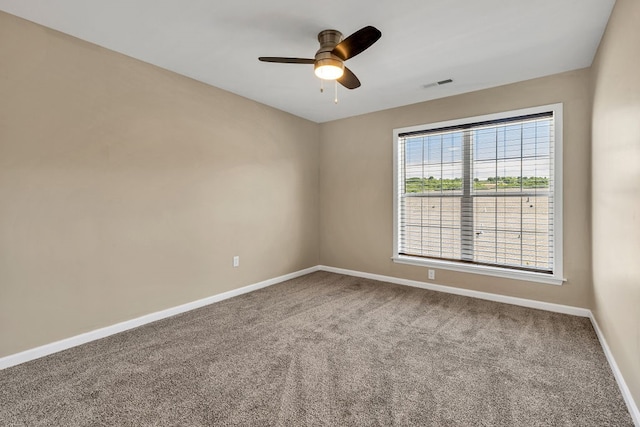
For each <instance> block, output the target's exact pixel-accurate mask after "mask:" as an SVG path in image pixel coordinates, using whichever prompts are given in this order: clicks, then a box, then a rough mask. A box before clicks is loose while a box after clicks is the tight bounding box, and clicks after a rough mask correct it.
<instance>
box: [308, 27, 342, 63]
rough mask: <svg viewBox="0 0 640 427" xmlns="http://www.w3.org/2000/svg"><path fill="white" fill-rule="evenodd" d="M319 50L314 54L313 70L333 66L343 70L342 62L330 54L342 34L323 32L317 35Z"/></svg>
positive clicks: (335, 31) (331, 31)
mask: <svg viewBox="0 0 640 427" xmlns="http://www.w3.org/2000/svg"><path fill="white" fill-rule="evenodd" d="M318 41H319V42H320V49H318V51H317V52H316V56H315V64H314V68H318V67H323V66H327V65H330V66H334V67H338V68H340V69H343V70H344V62H343V61H342V59H340V58H338V57H337V56H336V55H334V54H333V53H331V52H332V51H333V48H334V47H336V45H337V44H338V43H340V42H341V41H342V33H341V32H340V31H338V30H324V31H321V32H320V33H319V34H318Z"/></svg>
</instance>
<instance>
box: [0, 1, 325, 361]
mask: <svg viewBox="0 0 640 427" xmlns="http://www.w3.org/2000/svg"><path fill="white" fill-rule="evenodd" d="M318 142H319V125H318V124H315V123H312V122H309V121H306V120H303V119H300V118H297V117H294V116H292V115H289V114H286V113H283V112H280V111H277V110H275V109H272V108H269V107H266V106H264V105H261V104H258V103H255V102H253V101H250V100H247V99H244V98H241V97H239V96H236V95H233V94H230V93H228V92H224V91H222V90H219V89H216V88H213V87H210V86H207V85H204V84H201V83H198V82H196V81H193V80H190V79H187V78H184V77H181V76H178V75H176V74H172V73H170V72H167V71H164V70H161V69H159V68H156V67H153V66H150V65H148V64H145V63H142V62H140V61H137V60H133V59H131V58H128V57H125V56H123V55H119V54H116V53H114V52H111V51H108V50H106V49H102V48H99V47H96V46H94V45H91V44H89V43H85V42H82V41H79V40H77V39H74V38H72V37H68V36H65V35H62V34H60V33H57V32H55V31H51V30H47V29H44V28H42V27H39V26H37V25H34V24H32V23H29V22H26V21H23V20H20V19H18V18H15V17H12V16H10V15H7V14H4V13H0V357H1V356H5V355H8V354H12V353H16V352H19V351H21V350H25V349H29V348H32V347H35V346H38V345H42V344H47V343H50V342H53V341H56V340H59V339H62V338H66V337H70V336H73V335H76V334H79V333H82V332H85V331H89V330H92V329H95V328H99V327H103V326H108V325H111V324H114V323H116V322H120V321H124V320H129V319H132V318H135V317H137V316H140V315H143V314H147V313H150V312H154V311H157V310H160V309H164V308H167V307H172V306H176V305H178V304H182V303H186V302H190V301H194V300H196V299H199V298H203V297H207V296H211V295H214V294H217V293H220V292H223V291H227V290H230V289H234V288H238V287H241V286H244V285H247V284H251V283H255V282H258V281H261V280H265V279H268V278H273V277H276V276H279V275H282V274H286V273H290V272H293V271H297V270H300V269H303V268H307V267H310V266H314V265H316V264H318V191H317V189H318V161H317V156H318ZM234 255H240V257H241V264H240V267H239V268H235V269H234V268H232V266H231V262H232V257H233V256H234Z"/></svg>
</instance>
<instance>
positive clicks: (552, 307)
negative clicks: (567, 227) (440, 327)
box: [318, 265, 640, 427]
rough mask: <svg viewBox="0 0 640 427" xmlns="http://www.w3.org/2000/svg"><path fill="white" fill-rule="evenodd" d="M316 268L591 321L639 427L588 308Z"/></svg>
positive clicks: (637, 417)
mask: <svg viewBox="0 0 640 427" xmlns="http://www.w3.org/2000/svg"><path fill="white" fill-rule="evenodd" d="M318 269H319V270H321V271H328V272H330V273H337V274H345V275H347V276H355V277H362V278H365V279H371V280H379V281H381V282H389V283H395V284H398V285H406V286H412V287H416V288H421V289H429V290H432V291H438V292H445V293H448V294H455V295H462V296H467V297H472V298H479V299H484V300H489V301H496V302H502V303H506V304H513V305H519V306H522V307H529V308H536V309H539V310H545V311H552V312H556V313H563V314H570V315H573V316H580V317H588V318H589V319H590V320H591V324H592V325H593V329H595V331H596V335H597V336H598V340H599V341H600V345H601V346H602V349H603V351H604V354H605V356H606V357H607V360H608V361H609V366H611V370H612V371H613V375H614V377H615V379H616V382H617V383H618V387H620V392H621V393H622V397H623V398H624V401H625V403H626V404H627V408H628V409H629V413H630V414H631V418H633V421H634V423H635V425H636V427H640V412H639V411H638V406H637V405H636V403H635V401H634V400H633V397H632V396H631V391H630V390H629V387H627V383H626V382H625V380H624V377H623V376H622V373H621V372H620V369H619V368H618V364H617V363H616V361H615V359H614V357H613V354H612V353H611V350H610V349H609V345H608V344H607V341H606V340H605V338H604V335H603V334H602V331H601V330H600V327H599V326H598V322H596V319H595V317H594V315H593V313H592V312H591V310H589V309H586V308H580V307H573V306H569V305H561V304H554V303H548V302H541V301H535V300H529V299H524V298H516V297H509V296H504V295H499V294H491V293H488V292H480V291H472V290H468V289H461V288H454V287H451V286H444V285H438V284H435V283H427V282H419V281H416V280H407V279H400V278H397V277H391V276H382V275H380V274H372V273H364V272H362V271H354V270H347V269H344V268H336V267H328V266H325V265H320V266H318Z"/></svg>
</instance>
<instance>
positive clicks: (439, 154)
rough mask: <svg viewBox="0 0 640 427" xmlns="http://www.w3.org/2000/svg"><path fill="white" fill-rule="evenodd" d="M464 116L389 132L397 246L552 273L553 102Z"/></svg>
mask: <svg viewBox="0 0 640 427" xmlns="http://www.w3.org/2000/svg"><path fill="white" fill-rule="evenodd" d="M476 119H478V118H476ZM480 119H482V118H480ZM469 120H470V121H469V122H464V121H463V122H457V123H454V124H451V125H448V126H438V127H431V126H425V128H424V129H420V128H418V129H415V128H411V129H410V130H405V131H403V130H400V131H399V132H397V145H396V149H397V153H396V162H397V164H396V173H397V175H398V176H397V179H396V185H397V188H396V190H395V191H396V209H397V212H396V218H397V224H396V232H397V236H396V239H395V240H396V244H397V248H396V251H395V254H396V256H400V257H412V258H418V259H425V260H441V261H451V262H455V263H462V264H469V265H478V266H490V267H500V268H506V269H510V270H519V271H526V272H533V273H540V274H544V275H552V276H553V275H555V274H556V273H558V272H559V266H558V265H557V264H558V260H559V259H561V258H559V257H557V256H556V255H557V254H556V252H555V251H556V250H557V249H558V248H557V246H558V245H557V242H558V239H557V237H558V236H556V233H558V232H560V230H558V229H557V226H558V224H556V222H557V221H556V220H555V218H556V217H557V216H556V215H555V209H556V208H557V206H555V204H556V200H559V199H558V198H557V197H556V195H555V190H556V182H555V178H556V172H555V158H556V153H555V147H556V144H555V142H556V141H555V135H556V129H555V126H556V124H555V121H556V117H555V114H554V110H553V109H550V110H544V111H536V112H533V113H532V112H529V113H528V114H516V115H512V116H505V115H502V117H498V118H492V119H489V120H478V121H475V120H474V119H469ZM445 125H446V124H445Z"/></svg>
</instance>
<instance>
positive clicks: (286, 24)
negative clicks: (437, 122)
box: [0, 0, 615, 122]
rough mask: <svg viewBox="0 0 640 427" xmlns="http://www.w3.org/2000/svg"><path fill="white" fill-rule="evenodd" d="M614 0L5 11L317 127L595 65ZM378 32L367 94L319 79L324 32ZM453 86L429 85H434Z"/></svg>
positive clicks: (276, 0)
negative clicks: (288, 60)
mask: <svg viewBox="0 0 640 427" xmlns="http://www.w3.org/2000/svg"><path fill="white" fill-rule="evenodd" d="M614 2H615V0H535V1H531V0H393V1H391V0H379V1H370V0H324V1H300V0H269V1H260V0H235V1H222V0H189V1H184V0H183V1H179V0H136V1H131V0H110V1H104V0H101V1H98V0H21V1H18V0H0V10H3V11H6V12H8V13H11V14H14V15H17V16H20V17H23V18H26V19H28V20H30V21H33V22H37V23H39V24H42V25H45V26H47V27H50V28H53V29H56V30H59V31H62V32H64V33H67V34H71V35H73V36H75V37H78V38H81V39H84V40H87V41H90V42H92V43H95V44H98V45H100V46H104V47H106V48H109V49H112V50H115V51H117V52H121V53H124V54H126V55H129V56H132V57H134V58H138V59H141V60H143V61H146V62H149V63H151V64H155V65H157V66H159V67H162V68H166V69H169V70H172V71H175V72H177V73H180V74H183V75H185V76H188V77H191V78H194V79H196V80H200V81H202V82H205V83H208V84H211V85H213V86H217V87H219V88H222V89H226V90H228V91H230V92H233V93H236V94H238V95H242V96H245V97H247V98H250V99H253V100H256V101H258V102H262V103H264V104H267V105H271V106H273V107H276V108H279V109H281V110H284V111H287V112H290V113H292V114H295V115H297V116H300V117H304V118H307V119H309V120H313V121H316V122H325V121H329V120H334V119H339V118H344V117H349V116H354V115H358V114H363V113H367V112H371V111H377V110H382V109H386V108H391V107H397V106H401V105H407V104H412V103H416V102H421V101H426V100H430V99H435V98H441V97H445V96H450V95H455V94H459V93H464V92H470V91H474V90H479V89H484V88H488V87H493V86H499V85H503V84H507V83H512V82H516V81H521V80H527V79H531V78H535V77H540V76H545V75H549V74H554V73H559V72H563V71H568V70H573V69H578V68H583V67H587V66H589V65H591V62H592V60H593V56H594V54H595V51H596V49H597V46H598V43H599V42H600V39H601V37H602V34H603V32H604V28H605V26H606V23H607V20H608V18H609V15H610V13H611V9H612V8H613V4H614ZM365 25H373V26H375V27H377V28H378V29H380V31H382V38H381V39H380V40H379V41H378V42H377V43H376V44H374V45H373V46H372V47H371V48H370V49H369V50H367V51H365V52H364V53H362V54H360V55H359V56H356V57H354V58H352V59H350V60H349V61H347V66H348V67H349V68H350V69H351V70H352V71H353V72H354V73H355V74H356V75H357V76H358V77H359V78H360V81H361V82H362V86H361V87H360V88H358V89H355V90H348V89H345V88H343V87H342V86H340V87H339V89H338V91H339V92H338V95H339V99H340V100H339V103H338V104H337V105H336V104H334V103H333V85H332V84H330V85H327V84H325V89H326V90H325V93H324V94H321V93H320V90H319V89H320V82H319V80H318V79H317V78H316V77H315V76H314V74H313V66H311V65H297V64H296V65H294V64H270V63H263V62H259V61H258V59H257V58H258V56H293V57H306V58H313V55H314V54H315V51H316V50H317V49H318V47H319V45H318V42H317V39H316V37H317V34H318V32H319V31H321V30H323V29H327V28H333V29H337V30H340V31H342V33H344V35H345V37H346V36H347V35H349V34H351V33H353V32H354V31H356V30H358V29H360V28H362V27H364V26H365ZM448 78H451V79H453V81H454V82H453V83H451V84H448V85H443V86H438V87H432V88H429V89H425V88H423V86H424V85H425V84H429V83H432V82H435V81H439V80H444V79H448Z"/></svg>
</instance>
